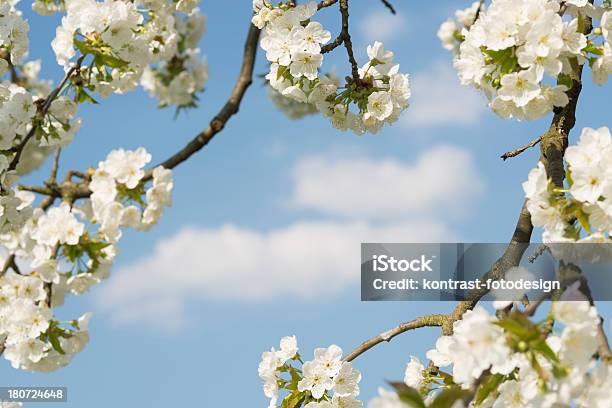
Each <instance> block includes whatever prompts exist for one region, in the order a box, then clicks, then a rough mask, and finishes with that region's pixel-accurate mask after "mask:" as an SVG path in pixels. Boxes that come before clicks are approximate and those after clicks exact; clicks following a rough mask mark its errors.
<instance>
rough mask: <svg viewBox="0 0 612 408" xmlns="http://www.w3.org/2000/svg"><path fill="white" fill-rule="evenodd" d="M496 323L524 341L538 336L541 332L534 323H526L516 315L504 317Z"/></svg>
mask: <svg viewBox="0 0 612 408" xmlns="http://www.w3.org/2000/svg"><path fill="white" fill-rule="evenodd" d="M495 324H497V325H498V326H500V327H502V328H503V329H504V330H506V331H507V332H509V333H511V334H513V335H515V336H516V337H518V338H519V339H521V340H524V341H529V340H532V339H534V338H537V337H538V336H539V334H540V333H539V331H538V329H537V327H536V326H534V325H533V324H532V323H530V322H529V321H527V324H525V322H523V321H519V320H518V319H516V317H515V316H514V315H513V316H511V317H509V318H506V319H502V320H500V321H498V322H496V323H495Z"/></svg>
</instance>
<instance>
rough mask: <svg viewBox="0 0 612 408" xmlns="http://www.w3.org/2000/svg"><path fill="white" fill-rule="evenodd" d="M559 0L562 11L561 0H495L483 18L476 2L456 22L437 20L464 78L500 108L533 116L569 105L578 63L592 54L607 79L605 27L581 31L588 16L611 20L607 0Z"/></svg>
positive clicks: (597, 72) (600, 78)
mask: <svg viewBox="0 0 612 408" xmlns="http://www.w3.org/2000/svg"><path fill="white" fill-rule="evenodd" d="M562 3H564V6H563V7H564V8H565V7H567V10H564V11H563V12H562V10H561V8H560V2H559V1H558V0H518V1H510V0H493V1H492V2H491V4H490V6H489V7H488V8H487V9H486V10H484V9H482V10H480V11H479V14H478V18H476V13H477V10H479V9H478V6H477V5H472V7H470V8H469V9H467V10H463V11H460V12H458V15H457V17H458V22H456V21H454V20H448V21H446V22H445V23H443V24H442V26H441V27H440V30H439V32H438V36H439V37H440V39H441V40H442V43H443V45H444V47H445V48H447V49H450V50H453V51H454V52H455V54H456V56H455V61H454V65H455V68H456V69H457V71H458V74H459V78H460V80H461V82H462V83H463V84H464V85H471V86H473V87H475V88H476V89H479V90H481V91H482V92H483V93H484V94H485V95H486V96H487V98H488V99H489V102H490V106H491V108H492V109H493V111H494V112H496V113H497V114H498V115H499V116H501V117H503V118H516V119H518V120H524V119H527V120H531V119H537V118H539V117H541V116H543V115H546V114H548V113H550V112H551V111H552V110H553V109H554V108H555V107H562V106H565V105H567V103H568V101H569V98H568V96H567V94H566V92H567V91H568V90H569V89H570V88H571V87H572V80H573V79H574V78H575V74H574V71H575V68H576V67H577V66H578V65H579V64H580V65H582V64H584V63H585V62H587V61H588V62H589V64H590V65H591V66H592V67H593V75H594V78H597V79H596V82H598V83H601V82H604V78H606V79H607V72H608V71H609V68H610V65H611V64H610V58H609V57H606V55H608V56H609V55H610V52H609V41H608V42H607V45H606V44H604V43H602V44H599V43H598V41H599V40H598V39H597V38H598V37H603V38H608V37H607V30H605V29H604V28H603V27H601V28H598V29H595V30H594V31H593V32H592V33H583V32H582V31H584V25H585V19H586V18H587V17H590V18H593V19H596V20H598V19H601V21H602V24H604V25H605V24H609V23H608V20H609V19H610V17H609V12H610V11H609V10H607V8H606V7H609V6H605V5H602V6H593V5H592V4H590V3H589V2H588V1H574V2H571V1H568V2H562ZM565 3H567V4H565ZM606 10H607V11H606ZM604 11H605V13H604ZM563 13H565V15H566V16H568V17H567V18H565V19H564V17H562V15H563ZM602 15H603V16H604V18H602ZM604 31H605V32H606V33H604ZM585 34H586V35H585ZM597 34H599V36H598V35H597ZM606 49H608V51H606Z"/></svg>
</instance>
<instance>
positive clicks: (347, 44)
mask: <svg viewBox="0 0 612 408" xmlns="http://www.w3.org/2000/svg"><path fill="white" fill-rule="evenodd" d="M340 14H341V15H342V32H343V33H344V48H346V53H347V55H348V58H349V62H350V63H351V72H352V75H353V79H354V80H355V81H356V82H359V66H358V65H357V61H356V60H355V55H354V53H353V42H352V40H351V34H350V32H349V7H348V0H340Z"/></svg>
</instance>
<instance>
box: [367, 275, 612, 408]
mask: <svg viewBox="0 0 612 408" xmlns="http://www.w3.org/2000/svg"><path fill="white" fill-rule="evenodd" d="M579 285H580V283H579V282H578V283H576V284H574V285H572V286H571V287H569V288H568V289H567V290H566V291H565V292H564V293H563V295H562V296H561V298H560V300H559V301H555V302H553V303H552V306H551V311H550V319H552V320H546V321H544V322H543V323H538V324H536V323H532V322H531V321H530V320H529V319H528V318H527V317H526V316H525V315H524V314H523V313H521V312H520V311H518V310H517V311H516V312H513V313H511V314H509V315H507V316H504V317H499V318H498V317H495V316H492V315H490V314H489V313H488V312H487V311H486V310H485V309H484V308H482V307H481V306H477V307H476V308H475V309H474V310H472V311H468V312H466V313H465V315H464V316H463V318H462V319H461V320H459V321H457V322H455V324H454V326H453V334H452V335H451V336H442V337H440V338H439V339H438V341H437V342H436V348H435V349H433V350H430V351H429V352H427V358H429V359H430V360H431V361H432V363H433V365H434V367H433V368H432V367H426V366H425V365H424V364H423V363H421V361H420V360H419V359H418V358H416V357H411V359H410V362H409V363H408V364H407V366H406V372H405V378H404V384H405V385H406V386H407V387H409V389H410V390H414V392H417V393H418V395H420V396H421V397H422V398H423V401H424V404H425V405H426V406H430V404H431V406H439V405H435V401H436V399H437V398H440V399H444V398H446V400H447V401H448V398H450V395H451V393H449V394H447V395H445V396H442V394H444V393H445V391H446V392H448V391H450V390H451V389H454V390H455V394H454V395H455V396H456V399H457V401H456V404H455V405H452V406H453V407H465V405H464V404H463V403H462V401H461V397H463V396H467V394H462V392H463V393H466V392H467V391H465V390H468V389H470V388H471V387H474V386H476V387H477V390H476V392H475V394H474V397H473V399H472V400H473V404H474V405H470V406H475V407H494V408H507V407H557V406H559V407H560V406H578V407H605V406H610V404H612V396H611V395H610V393H609V392H607V391H605V388H604V387H609V386H610V385H612V377H610V376H609V371H610V365H609V364H608V363H606V362H598V361H596V359H595V358H594V356H596V354H597V345H598V343H597V325H598V323H599V322H600V317H599V315H598V313H597V310H596V309H595V307H593V306H592V305H591V304H590V303H589V301H588V300H587V299H586V297H585V296H584V295H583V294H582V293H581V292H580V290H579ZM551 321H556V322H558V323H559V324H561V325H562V329H561V330H560V331H551V330H550V327H551V326H549V325H550V324H551ZM448 366H451V369H452V371H451V372H450V373H447V372H444V371H443V370H442V368H444V367H448ZM454 387H458V388H454ZM397 388H398V393H399V395H398V393H395V392H390V391H386V390H384V389H381V391H380V394H381V395H380V396H379V397H377V398H375V399H374V400H373V401H371V402H370V404H369V405H368V406H369V407H370V408H387V407H394V408H395V407H397V408H400V407H408V406H411V405H408V404H404V403H403V402H401V400H400V396H401V395H402V393H405V390H402V387H397ZM461 390H464V391H461ZM451 402H452V401H451ZM446 406H450V405H446Z"/></svg>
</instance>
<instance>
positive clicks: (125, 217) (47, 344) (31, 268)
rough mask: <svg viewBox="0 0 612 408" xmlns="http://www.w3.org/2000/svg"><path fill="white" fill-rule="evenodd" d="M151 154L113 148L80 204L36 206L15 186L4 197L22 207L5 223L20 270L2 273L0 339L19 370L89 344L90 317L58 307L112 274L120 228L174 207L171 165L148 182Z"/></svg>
mask: <svg viewBox="0 0 612 408" xmlns="http://www.w3.org/2000/svg"><path fill="white" fill-rule="evenodd" d="M2 157H3V156H2ZM150 160H151V156H150V155H149V154H148V153H147V152H146V151H145V150H144V149H142V148H140V149H137V150H136V151H125V150H121V149H120V150H114V151H112V152H111V153H110V154H109V155H108V157H107V158H106V160H104V161H102V162H100V164H99V166H98V168H97V169H96V170H92V171H91V180H90V183H89V186H90V190H91V192H92V194H91V199H90V200H86V201H85V202H84V203H83V204H82V205H80V206H72V205H70V204H69V203H67V202H63V203H61V204H60V205H59V206H55V207H51V208H49V209H48V210H46V211H43V210H42V209H40V208H36V209H34V210H32V208H31V204H32V202H33V200H34V197H33V194H31V193H26V192H22V191H19V190H17V191H16V192H14V191H13V190H10V189H9V190H8V191H9V192H11V193H12V195H7V196H4V197H3V200H5V201H6V200H8V199H12V200H13V201H14V202H15V203H14V204H13V205H17V209H16V211H8V210H10V207H8V206H7V205H5V207H4V210H5V214H4V216H5V217H7V221H5V224H6V225H7V227H6V228H4V229H3V230H2V232H3V233H2V234H1V235H0V243H1V244H2V246H4V247H5V248H6V249H7V250H8V252H9V253H10V254H12V255H13V256H15V257H16V258H15V260H14V261H13V262H14V263H15V266H13V269H14V270H15V271H16V272H13V271H7V272H6V273H4V275H3V276H2V277H0V306H1V310H0V338H2V339H4V340H5V345H6V351H5V352H4V356H5V358H7V359H8V360H10V361H11V363H12V365H13V366H14V367H15V368H21V369H25V370H31V371H51V370H54V369H57V368H60V367H62V366H64V365H66V364H68V363H69V362H70V361H71V359H72V357H73V356H74V355H75V354H77V353H78V352H80V351H81V350H82V349H83V347H84V345H85V343H86V342H87V339H88V334H87V322H88V320H89V315H84V316H83V317H81V318H80V319H77V320H75V321H68V322H61V321H57V320H55V319H54V318H53V313H52V308H54V307H57V306H61V305H62V304H63V303H64V298H65V295H66V294H67V293H72V294H75V295H80V294H83V293H85V292H87V291H88V290H89V288H90V287H91V286H92V285H95V284H97V283H99V282H101V281H102V280H103V279H105V278H107V277H108V275H109V270H110V267H111V265H112V262H113V260H114V258H115V256H116V246H115V245H116V244H117V241H118V240H119V238H120V237H121V230H120V228H121V227H131V228H136V229H138V230H146V229H148V228H150V227H151V226H152V225H153V224H154V223H155V222H156V221H157V220H158V218H159V217H160V216H161V214H162V212H163V210H164V208H165V207H167V206H169V205H170V203H171V191H172V187H173V183H172V172H171V171H170V170H167V169H164V168H163V167H161V166H160V167H156V168H155V169H154V170H153V172H152V174H151V178H152V185H151V186H150V187H149V188H148V189H146V188H145V181H144V180H143V178H144V177H145V175H146V172H145V171H144V169H143V167H144V166H145V165H146V164H147V163H148V162H149V161H150ZM17 195H18V197H17ZM10 217H13V218H19V217H20V219H19V220H18V221H20V224H21V226H20V227H19V228H10V227H11V226H13V227H14V226H15V225H17V224H18V222H17V221H14V220H12V219H11V218H10ZM6 262H7V260H6V259H5V260H3V262H2V264H5V263H6ZM17 265H18V266H17Z"/></svg>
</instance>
